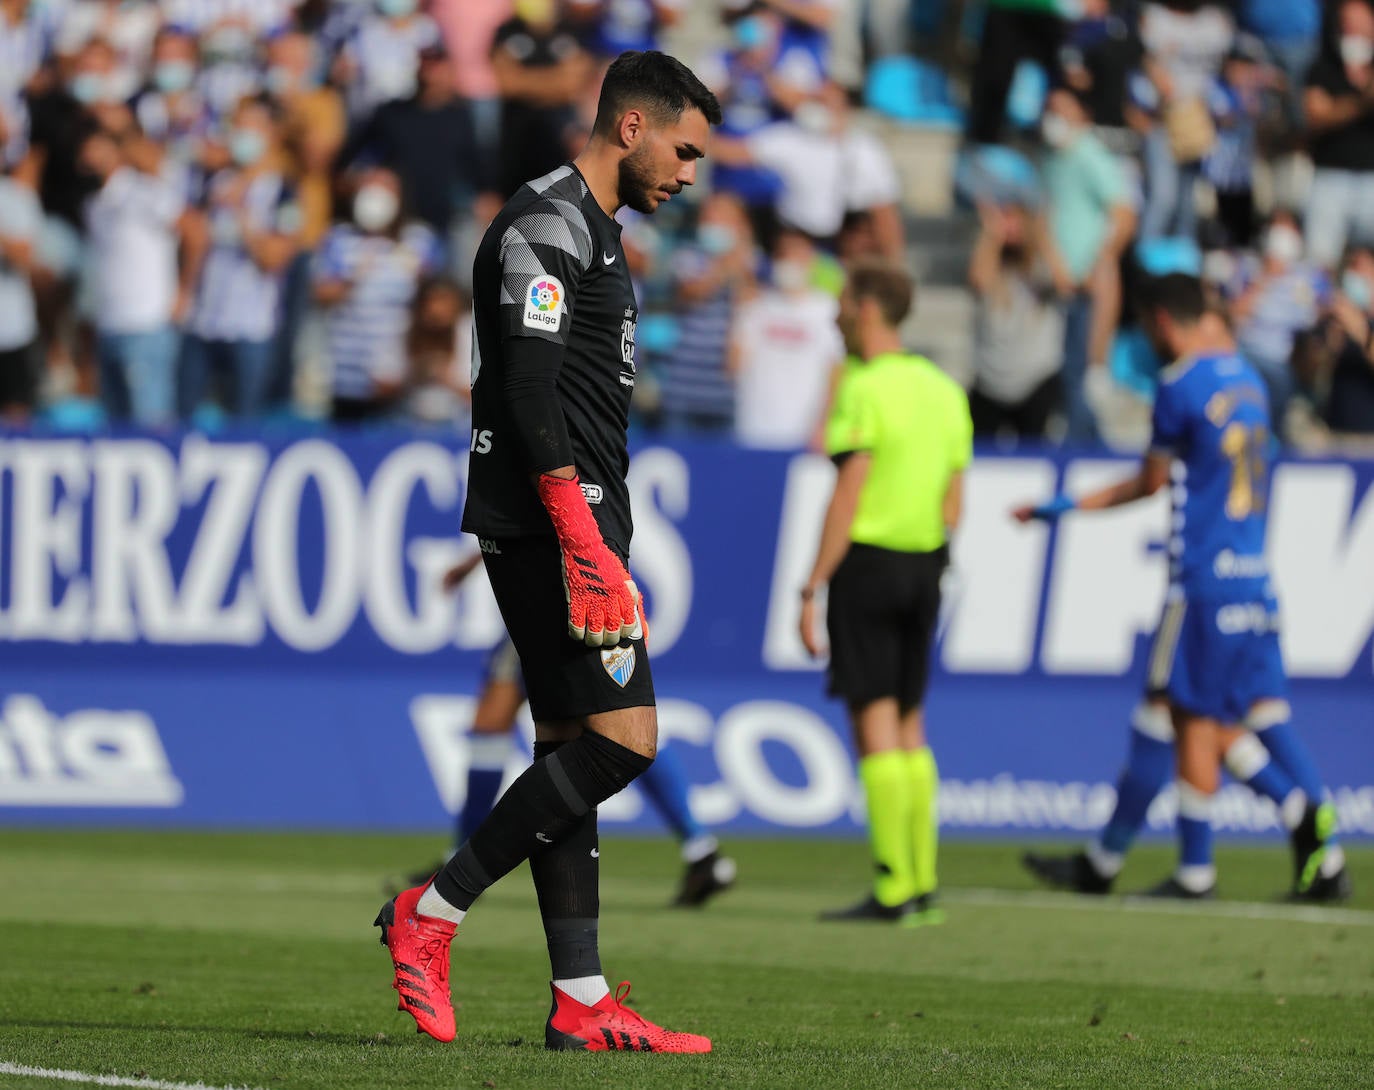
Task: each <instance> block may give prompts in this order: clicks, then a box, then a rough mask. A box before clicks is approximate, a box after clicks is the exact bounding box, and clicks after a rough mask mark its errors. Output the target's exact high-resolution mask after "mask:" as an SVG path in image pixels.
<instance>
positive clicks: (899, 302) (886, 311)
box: [849, 258, 916, 329]
mask: <svg viewBox="0 0 1374 1090" xmlns="http://www.w3.org/2000/svg"><path fill="white" fill-rule="evenodd" d="M849 293H850V295H851V296H853V298H854V302H856V303H858V302H861V301H862V300H864V299H872V300H873V301H874V302H875V303H877V304H878V309H879V310H881V311H882V315H883V321H885V322H886V323H887V324H888V325H890V326H892V328H894V329H896V328H897V326H899V325H901V324H902V322H904V321H905V320H906V316H907V315H908V314H910V313H911V304H912V303H913V302H914V301H915V298H916V284H915V282H914V281H913V280H912V279H911V274H910V273H908V272H907V271H906V270H905V269H904V268H902V267H901V266H900V265H896V264H893V263H892V262H891V261H887V260H884V259H882V258H863V259H861V260H859V261H856V262H855V263H854V264H853V265H851V266H850V267H849Z"/></svg>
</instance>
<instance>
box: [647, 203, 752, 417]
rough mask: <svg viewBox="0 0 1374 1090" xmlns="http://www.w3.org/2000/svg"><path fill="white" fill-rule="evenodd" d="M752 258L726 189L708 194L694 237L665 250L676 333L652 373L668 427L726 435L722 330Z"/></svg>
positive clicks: (745, 221) (748, 291) (745, 222)
mask: <svg viewBox="0 0 1374 1090" xmlns="http://www.w3.org/2000/svg"><path fill="white" fill-rule="evenodd" d="M757 264H758V254H757V251H756V249H755V246H754V233H753V231H752V230H751V228H750V226H749V218H748V216H747V215H746V214H745V210H744V206H743V204H741V203H740V200H739V198H738V197H735V196H734V195H732V194H730V193H713V194H711V195H710V196H709V197H707V198H706V200H705V201H703V202H702V205H701V212H700V214H699V216H698V217H697V226H696V233H695V235H694V237H693V238H692V240H691V241H690V242H689V243H688V244H686V245H684V246H683V247H681V248H680V249H678V250H676V251H675V252H674V253H673V261H672V266H673V278H674V280H675V290H674V296H673V297H674V301H675V308H674V309H675V311H676V315H677V331H678V337H677V343H676V345H675V346H674V348H673V350H672V351H671V352H670V353H668V355H667V357H666V358H665V359H664V361H663V365H662V369H661V373H660V376H659V381H660V391H661V397H662V402H663V425H664V427H665V428H666V429H667V430H668V431H669V432H672V433H682V432H704V433H708V434H713V435H722V434H723V435H728V434H729V433H730V431H731V429H732V428H733V427H734V423H735V387H734V380H733V378H732V376H731V373H730V368H729V366H728V361H729V353H730V330H731V325H732V319H733V315H734V313H735V310H736V308H737V307H738V306H740V305H741V303H742V301H743V300H745V299H747V298H748V297H749V296H750V295H752V293H753V291H754V278H755V273H756V267H757Z"/></svg>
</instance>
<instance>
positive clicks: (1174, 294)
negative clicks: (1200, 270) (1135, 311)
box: [1140, 272, 1207, 326]
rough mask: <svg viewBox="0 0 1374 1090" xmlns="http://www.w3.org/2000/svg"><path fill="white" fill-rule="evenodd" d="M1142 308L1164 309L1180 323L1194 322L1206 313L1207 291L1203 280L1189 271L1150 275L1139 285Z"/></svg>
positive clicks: (1148, 311) (1150, 312)
mask: <svg viewBox="0 0 1374 1090" xmlns="http://www.w3.org/2000/svg"><path fill="white" fill-rule="evenodd" d="M1140 305H1141V311H1142V312H1143V313H1144V314H1147V315H1148V314H1152V313H1154V312H1155V311H1163V312H1164V313H1165V314H1167V315H1168V316H1169V317H1170V318H1172V319H1173V320H1174V321H1175V322H1177V323H1178V324H1179V325H1185V326H1189V325H1196V324H1197V323H1198V322H1199V321H1201V320H1202V316H1203V315H1204V314H1206V313H1207V293H1206V291H1205V290H1204V289H1203V286H1202V280H1201V279H1200V278H1198V277H1196V276H1193V275H1191V274H1190V273H1181V272H1175V273H1167V274H1165V275H1164V276H1155V277H1151V278H1150V279H1149V280H1147V281H1145V283H1144V284H1143V285H1142V288H1141V299H1140Z"/></svg>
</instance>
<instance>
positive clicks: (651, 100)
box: [592, 49, 721, 136]
mask: <svg viewBox="0 0 1374 1090" xmlns="http://www.w3.org/2000/svg"><path fill="white" fill-rule="evenodd" d="M688 107H692V108H693V109H697V110H700V111H701V112H702V114H703V116H705V118H706V120H707V121H709V122H710V123H711V124H712V125H719V124H720V122H721V113H720V103H719V102H717V101H716V96H715V95H713V94H712V93H711V91H710V89H709V88H708V87H707V86H706V84H704V83H702V82H701V80H699V79H697V77H696V76H695V75H693V74H692V70H691V69H690V68H688V67H687V66H686V65H685V64H683V63H682V62H681V61H680V60H678V59H677V58H676V57H670V56H668V54H667V53H660V52H658V50H656V49H651V50H648V51H646V52H643V53H641V52H636V51H634V50H627V51H626V52H624V53H622V54H620V56H618V57H617V58H616V59H615V60H614V61H612V62H611V66H610V68H608V69H606V78H605V79H604V80H603V81H602V83H601V97H600V99H598V100H597V104H596V124H595V125H593V126H592V132H593V133H595V134H596V135H598V136H610V135H611V133H612V132H614V130H615V126H616V123H617V122H618V121H619V120H620V119H621V118H622V117H624V116H625V111H626V110H633V109H642V110H644V112H645V113H647V114H648V115H649V116H650V117H652V118H653V119H654V121H655V122H657V123H659V124H671V123H673V122H675V121H677V119H678V118H680V117H681V116H682V113H683V111H684V110H686V109H687V108H688Z"/></svg>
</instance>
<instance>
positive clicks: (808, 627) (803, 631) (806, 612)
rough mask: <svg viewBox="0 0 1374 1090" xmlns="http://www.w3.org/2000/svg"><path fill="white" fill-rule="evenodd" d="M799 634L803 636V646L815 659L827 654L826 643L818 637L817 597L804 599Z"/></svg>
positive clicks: (799, 621)
mask: <svg viewBox="0 0 1374 1090" xmlns="http://www.w3.org/2000/svg"><path fill="white" fill-rule="evenodd" d="M797 635H799V636H801V642H802V646H803V647H805V648H806V653H807V654H808V655H810V656H811V657H812V658H813V659H818V658H821V657H822V656H823V655H824V654H825V651H826V648H825V645H824V644H823V643H821V642H820V640H818V639H817V638H816V599H815V598H805V599H803V600H802V604H801V616H800V617H799V618H798V619H797Z"/></svg>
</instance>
